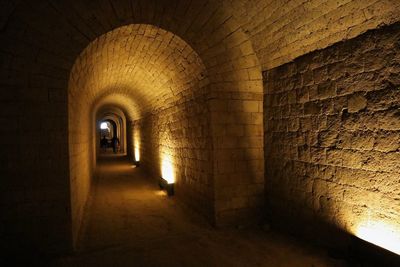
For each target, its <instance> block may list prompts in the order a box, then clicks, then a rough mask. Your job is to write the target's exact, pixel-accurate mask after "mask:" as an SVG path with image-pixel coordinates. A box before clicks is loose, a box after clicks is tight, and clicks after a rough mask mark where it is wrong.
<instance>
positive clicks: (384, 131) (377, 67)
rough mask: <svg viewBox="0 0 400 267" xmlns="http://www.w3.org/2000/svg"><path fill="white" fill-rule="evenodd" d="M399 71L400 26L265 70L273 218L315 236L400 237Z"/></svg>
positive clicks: (269, 195)
mask: <svg viewBox="0 0 400 267" xmlns="http://www.w3.org/2000/svg"><path fill="white" fill-rule="evenodd" d="M399 73H400V24H395V25H392V26H389V27H384V28H382V29H378V30H373V31H369V32H367V33H365V34H363V35H361V36H359V37H357V38H355V39H353V40H349V41H345V42H341V43H338V44H335V45H333V46H331V47H329V48H326V49H323V50H319V51H316V52H313V53H310V54H307V55H305V56H302V57H300V58H297V59H296V60H294V61H293V62H291V63H288V64H285V65H283V66H280V67H278V68H275V69H272V70H270V71H266V72H264V87H265V88H264V90H265V91H264V93H265V94H264V109H265V114H264V120H265V126H264V131H265V139H264V140H265V159H266V168H265V169H266V188H267V193H266V195H267V200H268V207H269V209H268V212H269V214H270V219H273V220H274V221H276V222H279V223H280V224H285V222H286V226H287V227H290V228H292V229H293V230H295V231H301V232H307V233H309V234H310V233H313V234H312V235H311V236H314V237H316V236H319V235H318V234H316V233H318V229H322V228H321V224H320V222H321V221H322V222H326V223H328V224H331V225H334V226H337V227H338V228H339V229H342V230H344V231H346V232H349V233H351V234H356V235H358V236H361V237H365V236H364V235H365V230H369V231H372V233H374V231H376V234H377V235H384V234H385V233H382V232H380V231H382V229H385V230H384V231H389V232H392V234H391V235H392V236H396V233H398V231H399V230H400V223H399V222H400V202H399V194H400V183H399V175H400V112H399V103H400V78H399ZM289 218H296V220H292V219H290V220H288V219H289ZM279 220H281V221H279ZM331 229H333V228H331ZM326 233H327V232H325V231H323V230H321V231H319V234H326ZM328 236H329V237H330V238H331V237H332V235H329V234H328ZM325 237H326V236H325ZM327 240H330V239H325V241H327Z"/></svg>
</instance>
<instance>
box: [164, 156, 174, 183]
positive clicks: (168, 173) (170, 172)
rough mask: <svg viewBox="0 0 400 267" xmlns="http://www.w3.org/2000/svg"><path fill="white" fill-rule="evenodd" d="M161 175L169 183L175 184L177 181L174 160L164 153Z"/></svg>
mask: <svg viewBox="0 0 400 267" xmlns="http://www.w3.org/2000/svg"><path fill="white" fill-rule="evenodd" d="M161 175H162V178H163V179H164V180H166V181H167V182H168V184H173V183H174V182H175V174H174V168H173V166H172V160H171V157H170V156H169V155H164V157H163V159H162V162H161Z"/></svg>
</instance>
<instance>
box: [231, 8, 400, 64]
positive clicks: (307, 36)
mask: <svg viewBox="0 0 400 267" xmlns="http://www.w3.org/2000/svg"><path fill="white" fill-rule="evenodd" d="M226 2H229V3H230V5H231V8H232V13H233V14H234V15H235V17H236V18H237V19H238V21H240V23H241V25H243V26H242V27H243V28H244V29H245V30H246V32H247V33H248V34H249V36H250V39H251V42H252V44H253V47H254V50H255V51H256V53H257V55H258V57H259V59H260V61H261V63H262V66H263V69H264V70H265V69H271V68H273V67H277V66H279V65H282V64H284V63H288V62H289V61H291V60H293V59H295V58H297V57H299V56H301V55H304V54H306V53H309V52H312V51H314V50H317V49H321V48H326V47H328V46H329V45H332V44H334V43H336V42H339V41H342V40H347V39H351V38H354V37H356V36H358V35H360V34H362V33H364V32H365V31H367V30H369V29H375V28H376V27H378V26H379V25H382V24H391V23H393V22H396V21H398V20H399V17H400V2H399V1H397V0H340V1H338V0H325V1H321V0H259V1H254V0H247V1H243V0H227V1H226ZM227 6H229V5H227Z"/></svg>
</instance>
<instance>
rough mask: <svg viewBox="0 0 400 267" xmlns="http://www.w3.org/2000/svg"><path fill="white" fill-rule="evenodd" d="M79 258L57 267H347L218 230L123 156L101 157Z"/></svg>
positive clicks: (297, 248) (280, 240)
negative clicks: (161, 189)
mask: <svg viewBox="0 0 400 267" xmlns="http://www.w3.org/2000/svg"><path fill="white" fill-rule="evenodd" d="M82 236H83V238H82V240H81V241H80V245H79V252H78V253H77V254H76V255H74V256H70V257H65V258H61V259H57V260H55V261H53V262H52V265H53V266H191V267H192V266H194V267H195V266H273V267H279V266H282V267H283V266H288V267H289V266H290V267H301V266H306V267H312V266H313V267H317V266H345V264H344V263H342V262H340V261H337V260H334V259H331V258H329V257H328V256H327V255H326V253H325V252H324V251H321V250H319V249H317V248H315V247H311V246H309V245H307V244H303V243H301V242H299V241H296V240H295V239H293V238H291V237H288V236H284V235H282V234H278V233H275V232H272V231H263V230H261V229H251V230H250V229H215V228H212V227H211V226H210V225H209V224H207V222H206V221H204V220H203V219H202V218H201V217H200V216H198V215H197V214H194V213H193V212H191V211H190V210H187V209H186V208H184V207H183V206H182V205H181V204H180V203H179V202H178V201H177V199H176V198H175V197H167V196H166V195H165V193H163V192H162V191H160V190H159V188H158V185H157V183H156V182H155V181H154V180H152V179H150V178H149V177H148V176H147V175H146V174H144V173H143V172H142V171H141V169H140V167H139V168H135V167H134V166H132V164H131V163H129V162H128V161H127V160H126V158H125V157H123V156H118V155H107V156H105V157H103V159H101V161H100V163H99V166H98V170H97V181H96V185H95V190H94V194H93V196H92V197H91V200H90V203H89V208H88V211H87V214H86V219H85V227H84V230H83V234H82Z"/></svg>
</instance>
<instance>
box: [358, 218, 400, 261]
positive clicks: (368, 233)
mask: <svg viewBox="0 0 400 267" xmlns="http://www.w3.org/2000/svg"><path fill="white" fill-rule="evenodd" d="M355 235H356V236H357V237H359V238H360V239H363V240H365V241H367V242H370V243H372V244H375V245H377V246H379V247H382V248H384V249H387V250H389V251H391V252H393V253H395V254H397V255H400V229H398V228H396V227H395V226H394V225H391V224H388V223H385V222H380V221H368V222H367V223H364V224H361V225H359V226H358V228H357V229H356V233H355Z"/></svg>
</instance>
